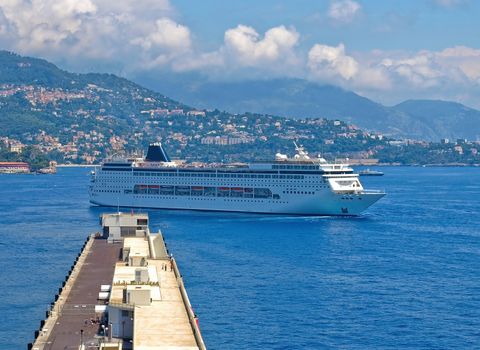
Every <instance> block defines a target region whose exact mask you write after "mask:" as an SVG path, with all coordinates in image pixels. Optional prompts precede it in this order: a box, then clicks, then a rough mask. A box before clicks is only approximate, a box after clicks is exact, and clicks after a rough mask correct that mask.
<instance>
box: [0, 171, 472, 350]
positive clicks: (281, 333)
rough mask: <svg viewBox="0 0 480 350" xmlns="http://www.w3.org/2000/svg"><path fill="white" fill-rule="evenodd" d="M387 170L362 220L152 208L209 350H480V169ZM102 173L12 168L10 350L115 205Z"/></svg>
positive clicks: (6, 268) (2, 222)
mask: <svg viewBox="0 0 480 350" xmlns="http://www.w3.org/2000/svg"><path fill="white" fill-rule="evenodd" d="M381 170H383V171H384V172H385V174H386V175H385V176H383V177H366V178H363V179H362V181H363V182H364V184H365V185H366V187H369V188H379V189H385V190H386V191H387V193H388V195H387V196H386V197H385V198H383V199H382V200H381V201H380V202H378V203H377V204H376V205H374V206H373V207H371V208H370V209H369V210H368V211H367V212H366V213H365V214H364V215H363V216H361V217H358V218H328V217H325V218H321V217H292V216H286V217H285V216H264V215H250V214H230V213H207V212H188V211H164V210H148V213H149V214H150V220H151V227H152V228H153V229H154V230H158V229H160V230H162V232H163V233H164V235H165V237H166V240H167V243H168V246H169V249H170V250H171V252H172V253H173V254H174V255H175V257H176V258H177V260H178V262H179V265H180V269H181V272H182V273H183V275H184V277H185V282H186V286H187V291H188V294H189V296H190V299H191V302H192V305H193V307H194V309H195V312H196V313H197V314H198V316H199V319H200V327H201V330H202V333H203V336H204V339H205V342H206V344H207V346H208V348H209V349H338V348H341V349H474V348H480V168H418V167H385V168H382V169H381ZM89 171H90V170H89V169H86V168H68V169H67V168H64V169H59V172H58V174H56V175H52V176H47V175H45V176H33V175H31V176H30V175H1V176H0V267H1V268H0V286H1V288H0V291H1V296H0V315H1V322H0V348H1V349H26V346H27V343H29V342H31V341H32V340H33V335H34V331H35V330H36V329H38V326H39V323H40V320H41V319H43V318H44V316H45V310H46V309H47V307H48V305H49V304H50V302H51V301H53V298H54V295H55V294H56V293H57V291H58V288H59V287H60V286H61V282H62V281H63V279H64V277H65V275H66V273H67V271H68V269H69V268H70V265H71V264H72V262H73V260H74V258H75V256H76V255H77V253H78V252H79V251H80V248H81V245H82V244H83V242H84V240H85V238H86V237H87V235H88V234H89V233H91V232H95V231H97V230H99V226H98V217H99V214H100V213H102V212H103V211H112V209H110V210H109V209H101V208H97V207H90V206H89V204H88V196H87V186H88V182H89V177H88V174H89Z"/></svg>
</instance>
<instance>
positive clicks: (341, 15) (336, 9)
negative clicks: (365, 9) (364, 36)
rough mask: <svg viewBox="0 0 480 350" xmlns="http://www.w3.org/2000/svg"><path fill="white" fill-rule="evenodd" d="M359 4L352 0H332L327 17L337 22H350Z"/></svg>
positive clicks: (357, 10)
mask: <svg viewBox="0 0 480 350" xmlns="http://www.w3.org/2000/svg"><path fill="white" fill-rule="evenodd" d="M360 9H361V6H360V4H359V3H358V2H356V1H353V0H339V1H333V2H332V3H331V4H330V7H329V9H328V17H330V18H331V19H333V20H335V21H339V22H344V23H347V22H351V21H352V20H353V19H354V18H355V16H356V15H357V14H358V13H359V12H360Z"/></svg>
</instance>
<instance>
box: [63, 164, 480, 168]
mask: <svg viewBox="0 0 480 350" xmlns="http://www.w3.org/2000/svg"><path fill="white" fill-rule="evenodd" d="M347 164H348V163H347ZM349 165H350V166H353V167H357V166H362V167H383V166H411V167H424V168H427V167H428V168H431V167H439V168H444V167H480V164H460V163H447V164H388V163H378V164H367V163H365V164H349ZM96 166H100V164H57V168H93V167H96Z"/></svg>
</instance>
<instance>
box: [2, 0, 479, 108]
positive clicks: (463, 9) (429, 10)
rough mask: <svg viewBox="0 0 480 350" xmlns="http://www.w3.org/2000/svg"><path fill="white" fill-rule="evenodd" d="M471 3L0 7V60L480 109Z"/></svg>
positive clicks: (375, 0) (7, 2)
mask: <svg viewBox="0 0 480 350" xmlns="http://www.w3.org/2000/svg"><path fill="white" fill-rule="evenodd" d="M479 15H480V1H476V0H369V1H367V0H295V1H291V0H290V1H286V0H261V1H259V0H256V1H253V0H242V1H221V0H202V1H198V0H189V1H188V0H176V1H175V0H140V1H133V0H115V1H111V0H0V49H5V50H9V51H14V52H17V53H19V54H23V55H30V56H37V57H42V58H45V59H48V60H50V61H52V62H54V63H56V64H57V65H59V66H60V67H62V68H64V69H68V70H72V71H76V72H111V73H114V74H118V75H121V76H124V77H127V78H133V79H135V77H137V76H142V75H143V76H145V75H149V76H151V77H153V79H155V77H156V76H158V77H159V79H161V76H162V74H165V73H168V74H178V76H179V77H180V76H189V74H195V75H201V76H202V77H206V78H208V79H211V80H224V81H229V80H235V81H238V80H245V79H269V78H278V77H294V78H302V79H307V80H310V81H314V82H318V83H320V84H333V85H337V86H341V87H343V88H345V89H347V90H352V91H355V92H357V93H359V94H361V95H363V96H366V97H369V98H371V99H373V100H375V101H378V102H381V103H384V104H387V105H393V104H396V103H399V102H401V101H403V100H406V99H414V98H415V99H419V98H430V99H443V100H452V101H458V102H461V103H464V104H466V105H469V106H472V107H476V108H480V99H478V96H479V93H480V35H479V34H480V20H479Z"/></svg>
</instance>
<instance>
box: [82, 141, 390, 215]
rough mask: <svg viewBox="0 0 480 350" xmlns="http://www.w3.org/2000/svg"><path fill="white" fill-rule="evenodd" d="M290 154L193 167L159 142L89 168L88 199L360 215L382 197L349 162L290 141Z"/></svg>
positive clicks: (168, 206) (110, 202) (109, 202)
mask: <svg viewBox="0 0 480 350" xmlns="http://www.w3.org/2000/svg"><path fill="white" fill-rule="evenodd" d="M295 150H296V154H295V156H294V157H293V158H289V157H287V156H286V155H283V154H277V155H276V157H275V160H273V161H265V162H252V163H250V164H229V165H224V164H223V165H215V164H210V165H201V166H194V165H188V164H182V163H179V162H175V161H171V160H170V158H169V157H168V155H167V153H166V152H165V150H164V148H163V147H162V145H161V143H153V144H151V145H150V146H149V148H148V151H147V155H146V157H144V158H143V157H142V158H130V159H128V158H125V159H111V160H109V161H105V162H104V163H103V164H102V165H101V166H99V167H97V168H96V169H95V170H94V171H92V175H91V182H90V187H89V193H90V203H92V204H93V205H99V206H111V207H117V206H118V207H129V208H161V209H187V210H209V211H233V212H247V213H269V214H291V215H339V216H354V215H359V214H360V213H362V212H363V211H364V210H365V209H367V208H368V207H370V206H371V205H372V204H373V203H375V202H376V201H378V200H379V199H380V198H382V197H383V196H384V195H385V192H383V191H379V190H366V189H364V188H363V186H362V184H361V182H360V179H359V175H358V174H357V173H355V172H354V171H353V169H352V168H350V167H349V166H348V165H347V164H343V163H338V162H335V163H328V162H327V161H326V160H325V159H323V158H321V157H320V156H319V157H310V156H309V155H308V152H307V151H306V150H305V149H304V148H303V147H300V146H297V145H296V144H295Z"/></svg>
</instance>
